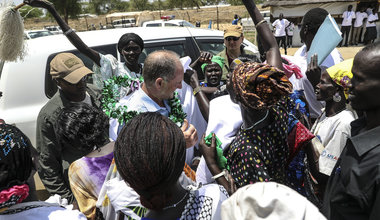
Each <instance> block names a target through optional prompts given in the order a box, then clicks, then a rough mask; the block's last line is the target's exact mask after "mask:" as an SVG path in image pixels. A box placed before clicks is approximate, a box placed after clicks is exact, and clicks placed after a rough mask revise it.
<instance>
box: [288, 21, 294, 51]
mask: <svg viewBox="0 0 380 220" xmlns="http://www.w3.org/2000/svg"><path fill="white" fill-rule="evenodd" d="M293 34H294V23H293V22H291V21H289V25H288V27H287V28H286V41H287V44H286V45H287V46H288V47H293Z"/></svg>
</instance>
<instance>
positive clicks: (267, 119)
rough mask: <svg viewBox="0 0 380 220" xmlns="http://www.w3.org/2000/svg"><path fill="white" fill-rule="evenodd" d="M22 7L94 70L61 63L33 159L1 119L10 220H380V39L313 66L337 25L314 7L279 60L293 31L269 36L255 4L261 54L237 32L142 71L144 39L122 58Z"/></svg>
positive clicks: (4, 203)
mask: <svg viewBox="0 0 380 220" xmlns="http://www.w3.org/2000/svg"><path fill="white" fill-rule="evenodd" d="M24 2H25V3H26V4H29V5H30V6H32V7H42V8H45V9H47V11H49V13H51V14H52V16H53V17H54V18H55V19H56V21H57V23H58V24H59V25H60V26H61V28H62V30H63V32H64V34H65V35H66V37H67V38H68V39H69V40H70V41H71V42H72V44H73V45H74V46H76V47H77V49H78V50H79V51H80V52H81V53H83V54H85V55H86V56H88V57H89V58H90V59H92V60H93V61H94V68H93V70H91V69H89V68H87V67H86V66H85V65H84V63H83V62H82V60H81V59H79V58H78V57H76V56H75V55H73V54H71V53H60V54H57V55H56V56H55V57H54V58H53V59H52V60H51V62H50V75H51V77H52V79H53V80H54V81H55V83H56V85H57V87H58V92H57V93H56V94H55V95H54V96H53V97H52V98H51V99H50V100H49V101H48V102H47V103H46V104H45V106H44V107H43V108H42V109H41V111H40V113H39V115H38V120H37V143H36V144H37V146H35V147H36V149H37V152H35V148H34V146H32V144H31V142H30V141H29V139H28V137H27V136H26V135H25V134H23V133H22V132H21V131H20V130H19V129H17V128H16V127H15V126H12V125H9V124H6V122H4V121H0V219H22V218H25V219H39V220H40V219H99V220H100V219H107V220H119V219H136V220H139V219H152V220H153V219H154V220H161V219H205V220H206V219H223V220H230V219H264V218H268V219H332V220H338V219H355V220H357V219H359V220H360V219H363V220H364V219H370V220H375V219H380V210H379V209H378V208H377V207H378V205H380V172H379V169H378V166H379V165H380V164H379V163H380V138H379V135H378V134H379V133H378V132H380V101H379V100H380V99H378V97H377V95H378V94H379V93H377V92H380V73H379V67H380V53H379V51H380V43H379V42H377V43H370V44H369V45H367V46H366V47H364V48H363V49H362V50H361V51H360V52H358V53H357V54H356V55H355V58H354V59H347V60H343V59H342V56H341V55H340V53H339V51H338V50H336V49H334V50H333V51H331V53H330V55H329V56H328V57H327V58H326V59H325V60H324V61H323V62H322V64H321V65H318V62H317V61H318V56H317V55H313V56H312V57H311V61H310V62H307V53H308V51H309V48H310V46H311V44H312V42H313V39H314V36H315V35H316V33H317V31H318V28H319V27H320V25H321V24H322V23H323V21H324V19H325V18H326V16H328V12H327V11H326V10H324V9H321V8H314V9H311V10H309V11H308V12H306V14H305V15H304V17H303V20H302V25H301V31H300V37H301V40H302V42H304V45H303V46H302V47H301V48H299V49H298V51H297V52H296V53H295V55H294V56H287V55H281V54H280V50H279V45H278V42H279V41H281V43H282V45H284V46H285V48H286V42H285V40H284V36H285V35H283V33H282V32H283V31H284V29H285V28H286V27H288V26H289V25H290V23H289V22H288V21H287V20H285V19H284V18H283V16H280V18H279V20H277V21H276V22H275V23H274V26H278V27H281V29H279V31H278V33H277V31H276V34H273V33H272V30H271V29H270V27H269V25H268V24H266V21H265V20H264V19H263V17H262V15H261V14H260V12H259V10H258V9H257V7H256V6H255V4H254V3H253V1H252V2H251V3H250V4H246V7H247V11H248V13H249V14H250V16H251V17H252V20H253V22H254V23H255V26H256V31H257V34H258V38H259V39H260V41H259V45H258V46H259V50H260V54H255V53H253V52H252V51H249V50H247V49H246V48H244V46H243V44H242V41H243V40H244V35H243V31H242V28H241V26H240V25H236V24H234V25H231V26H229V27H227V28H226V29H225V30H224V43H225V49H224V50H223V51H221V52H220V53H219V54H215V55H214V54H211V53H210V52H207V51H204V52H201V53H200V56H199V58H198V59H197V60H195V61H194V62H193V63H191V61H190V60H189V57H184V58H180V57H179V56H178V55H177V54H176V53H174V52H172V51H168V50H158V51H154V52H152V53H150V54H149V55H148V56H147V58H146V59H145V61H144V63H143V64H142V63H138V60H139V59H138V58H139V56H140V54H141V53H142V50H143V49H144V41H143V39H141V38H140V37H139V36H138V35H136V34H134V33H126V34H124V35H123V36H121V38H120V40H119V42H118V44H117V48H118V51H119V53H120V54H121V55H122V56H123V57H124V59H125V62H120V61H118V60H117V59H116V58H115V57H113V56H112V55H107V54H101V53H99V52H97V51H95V50H94V49H92V48H89V47H88V46H87V45H86V44H85V43H84V42H83V41H82V40H81V39H80V38H79V36H78V35H77V34H76V33H75V32H74V31H72V29H71V28H70V27H69V26H68V25H67V23H65V21H64V20H63V19H62V18H61V17H60V16H59V15H58V13H57V11H56V10H55V8H54V5H53V4H52V3H49V2H48V1H44V0H25V1H24ZM245 3H246V2H245ZM351 9H352V8H351ZM361 10H362V9H361ZM350 11H351V10H350V7H349V10H348V12H350ZM373 11H374V9H373ZM359 13H361V12H359ZM351 14H352V13H351ZM356 14H357V13H356ZM346 16H351V17H352V16H354V14H352V15H346ZM356 16H357V15H356ZM236 19H238V17H237V18H236ZM343 27H344V26H343ZM355 27H356V26H354V28H355ZM358 27H359V26H358ZM367 28H368V27H367ZM276 29H277V28H276ZM344 29H345V30H346V27H345V28H344ZM355 30H356V29H354V32H355V33H357V32H358V31H359V30H356V31H355ZM348 32H349V31H347V32H344V33H345V34H346V35H348ZM277 35H278V36H277ZM354 36H355V34H354ZM345 43H346V44H347V38H346V41H345ZM194 69H201V70H202V74H203V75H204V76H205V80H204V81H201V80H199V79H198V73H197V72H196V71H195V70H194ZM89 76H92V77H93V79H94V84H95V85H91V84H88V83H87V78H88V77H89ZM376 100H377V101H376ZM377 151H379V152H377ZM35 172H38V174H39V177H40V178H41V181H42V182H43V184H44V186H45V188H46V190H47V191H48V192H49V193H50V194H51V195H52V197H51V198H49V200H47V201H37V197H36V194H35V186H34V183H33V178H31V176H33V174H34V173H35Z"/></svg>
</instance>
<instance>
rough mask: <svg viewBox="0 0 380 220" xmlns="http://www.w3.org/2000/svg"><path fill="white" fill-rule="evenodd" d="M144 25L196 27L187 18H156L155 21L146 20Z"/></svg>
mask: <svg viewBox="0 0 380 220" xmlns="http://www.w3.org/2000/svg"><path fill="white" fill-rule="evenodd" d="M142 26H143V27H194V25H193V24H191V23H190V22H188V21H185V20H177V19H174V20H168V21H166V20H155V21H146V22H144V23H143V25H142Z"/></svg>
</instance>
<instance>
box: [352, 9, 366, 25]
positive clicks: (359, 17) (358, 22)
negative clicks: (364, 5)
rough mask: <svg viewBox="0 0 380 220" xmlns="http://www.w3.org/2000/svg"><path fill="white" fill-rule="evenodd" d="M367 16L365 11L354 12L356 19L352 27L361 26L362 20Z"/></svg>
mask: <svg viewBox="0 0 380 220" xmlns="http://www.w3.org/2000/svg"><path fill="white" fill-rule="evenodd" d="M367 17H368V15H367V13H365V12H360V11H358V12H356V20H355V23H354V27H361V26H362V25H363V20H364V19H365V18H367Z"/></svg>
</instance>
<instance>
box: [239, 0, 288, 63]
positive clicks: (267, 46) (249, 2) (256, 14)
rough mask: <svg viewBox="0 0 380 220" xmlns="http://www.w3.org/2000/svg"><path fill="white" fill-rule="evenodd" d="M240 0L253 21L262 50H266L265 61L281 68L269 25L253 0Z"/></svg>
mask: <svg viewBox="0 0 380 220" xmlns="http://www.w3.org/2000/svg"><path fill="white" fill-rule="evenodd" d="M242 1H243V3H244V5H245V7H246V8H247V11H248V13H249V15H250V16H251V18H252V20H253V22H254V23H255V26H256V31H257V34H258V36H259V37H260V40H261V42H262V45H263V48H264V51H266V58H267V63H268V64H269V65H272V66H274V67H277V68H279V69H281V70H282V69H283V68H282V61H281V54H280V50H279V47H278V45H277V42H276V39H275V38H274V36H273V34H272V32H271V30H270V29H269V26H268V25H266V24H264V23H266V22H265V20H264V18H263V16H262V15H261V13H260V11H259V9H257V7H256V5H255V3H254V1H253V0H242Z"/></svg>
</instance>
